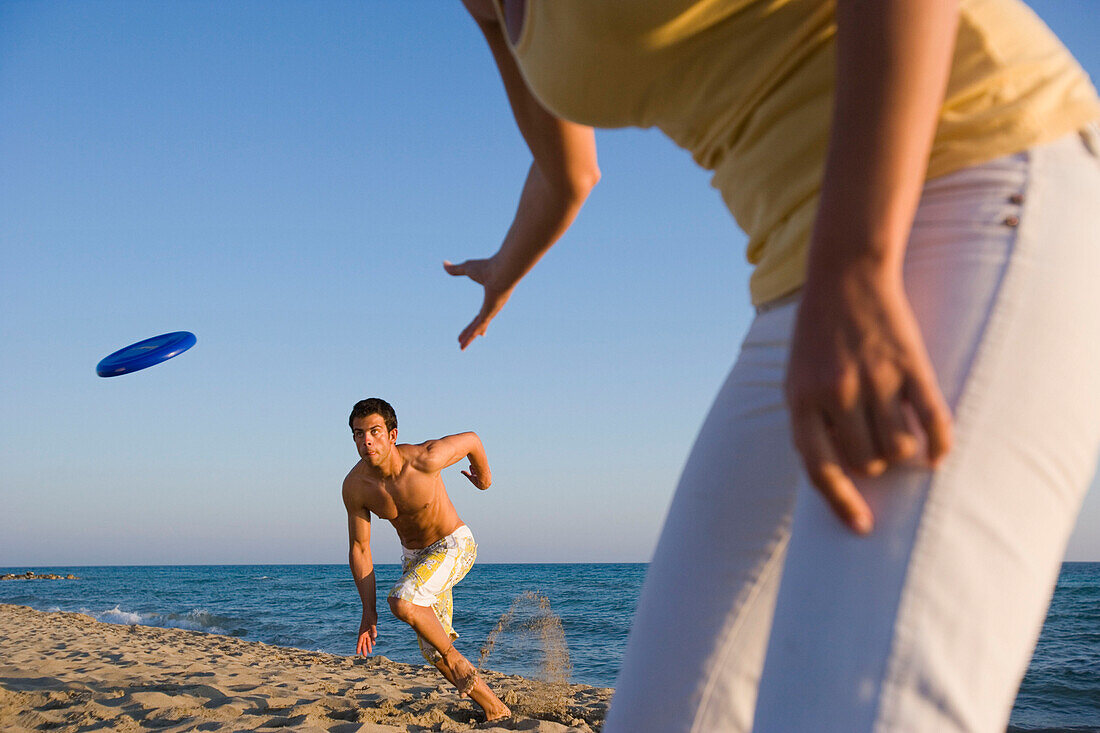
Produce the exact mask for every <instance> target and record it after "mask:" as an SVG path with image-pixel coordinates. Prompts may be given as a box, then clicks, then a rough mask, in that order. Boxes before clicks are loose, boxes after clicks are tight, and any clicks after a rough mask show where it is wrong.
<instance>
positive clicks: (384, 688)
mask: <svg viewBox="0 0 1100 733" xmlns="http://www.w3.org/2000/svg"><path fill="white" fill-rule="evenodd" d="M482 675H483V676H484V678H485V680H486V682H488V684H489V686H490V687H492V688H493V689H494V691H496V692H497V694H498V695H500V697H501V699H503V700H504V701H505V703H506V704H508V705H509V706H510V707H511V708H512V710H513V713H515V715H514V716H513V718H511V719H510V720H508V721H506V722H505V723H503V724H502V725H498V726H491V727H486V728H481V729H482V730H495V731H505V730H528V731H538V732H540V733H559V732H560V731H567V730H572V731H582V732H584V731H598V730H599V729H600V725H601V724H602V722H603V718H604V715H605V714H606V712H607V706H608V704H609V702H610V699H611V695H612V692H613V690H611V689H610V688H601V687H591V686H589V685H582V684H571V685H562V684H551V683H548V682H541V681H538V680H530V679H526V678H524V677H519V676H515V675H504V674H500V673H497V672H492V671H483V672H482ZM482 720H483V718H482V714H481V710H480V709H479V708H478V707H477V706H476V705H474V704H473V702H471V701H470V700H468V699H467V698H463V697H460V696H459V695H458V693H457V692H456V691H455V690H454V689H453V688H452V687H451V686H450V685H449V684H447V683H446V682H445V681H444V680H443V679H442V678H441V677H440V676H439V673H438V672H437V671H436V670H435V668H433V667H429V666H427V665H414V664H406V663H402V662H394V661H392V660H389V659H387V658H386V657H382V656H376V657H367V658H355V657H346V656H340V655H336V654H328V653H325V652H310V651H305V650H301V649H292V648H287V647H279V646H273V645H270V644H264V643H262V642H255V641H245V640H242V639H239V638H236V637H231V636H223V635H219V634H210V633H206V632H201V631H190V630H185V629H166V628H160V627H152V626H138V625H131V626H125V625H120V624H110V623H105V622H101V621H96V620H95V619H93V618H91V617H90V616H85V615H83V614H77V613H67V612H45V611H35V610H33V609H31V608H29V607H27V606H16V605H9V604H0V728H3V729H5V730H44V729H49V730H53V731H66V732H67V731H84V730H92V729H103V728H112V729H116V730H128V731H142V730H157V731H166V732H174V731H185V730H194V729H196V728H197V727H198V726H201V728H202V730H204V731H219V730H222V731H229V730H251V729H256V728H271V727H284V728H285V727H290V728H293V729H295V730H312V731H322V730H323V731H334V732H337V733H351V731H363V733H391V732H393V733H397V732H398V731H401V732H402V733H406V732H407V731H462V730H470V729H472V728H473V727H474V726H475V725H477V724H478V723H479V722H480V721H482Z"/></svg>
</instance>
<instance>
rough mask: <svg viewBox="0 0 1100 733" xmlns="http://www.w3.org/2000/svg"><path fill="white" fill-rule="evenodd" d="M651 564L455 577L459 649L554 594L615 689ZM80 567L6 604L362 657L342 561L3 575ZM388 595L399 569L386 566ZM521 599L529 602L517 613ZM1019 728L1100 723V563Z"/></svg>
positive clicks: (580, 657) (1039, 664)
mask: <svg viewBox="0 0 1100 733" xmlns="http://www.w3.org/2000/svg"><path fill="white" fill-rule="evenodd" d="M645 569H646V566H645V565H610V564H591V565H584V564H576V565H557V564H554V565H538V564H522V565H506V564H501V565H492V564H480V565H475V566H474V568H473V570H471V571H470V574H469V575H467V576H466V578H465V579H464V580H463V581H462V582H461V583H459V585H457V586H456V587H455V590H454V601H455V628H456V629H457V630H458V632H459V633H460V634H461V638H460V639H459V641H458V643H457V645H458V647H459V649H460V650H461V651H463V652H464V653H465V654H467V656H470V657H472V658H474V659H476V658H477V652H478V650H479V649H480V648H481V647H482V645H483V644H484V642H485V640H486V638H487V637H488V635H489V634H490V632H491V631H492V630H493V629H494V627H495V626H497V624H498V621H499V620H500V618H501V616H502V615H503V614H505V613H506V612H507V611H508V610H509V608H510V607H511V605H512V602H513V600H514V599H516V598H517V597H519V596H520V595H521V594H523V593H524V592H525V591H536V592H538V593H541V594H543V595H545V596H546V597H547V598H548V599H549V600H550V604H551V608H552V610H553V611H554V612H555V613H556V614H557V615H558V616H559V617H560V618H561V621H562V626H563V628H564V631H565V638H566V641H567V643H568V646H569V654H570V658H571V661H572V665H573V667H572V678H571V681H573V682H583V683H586V684H590V685H598V686H602V687H611V686H613V685H614V682H615V675H616V673H617V672H618V669H619V664H620V662H621V658H622V651H623V648H624V646H625V644H626V637H627V632H628V630H629V627H630V617H631V613H632V611H633V608H634V605H635V603H636V601H637V598H638V593H639V591H640V590H641V585H642V580H643V578H644V576H645ZM26 570H34V571H35V572H38V573H46V572H51V573H61V574H65V573H73V574H74V575H77V576H78V577H79V578H80V580H78V581H57V580H8V581H3V582H0V603H16V604H21V605H25V606H30V607H31V608H35V609H38V610H41V611H75V612H79V613H85V614H88V615H90V616H92V617H94V618H97V619H99V620H101V621H106V622H110V623H120V624H134V623H137V624H145V625H149V626H164V627H174V628H182V629H193V630H197V631H206V632H211V633H216V634H229V635H232V636H238V637H241V638H243V639H248V640H252V641H262V642H266V643H268V644H277V645H280V646H289V647H296V648H299V649H308V650H317V651H326V652H331V653H334V654H352V653H353V652H354V651H355V639H356V632H357V630H358V625H359V614H360V606H359V597H358V595H357V594H356V592H355V586H354V584H353V583H352V581H351V575H350V572H349V571H348V568H347V566H345V565H237V566H233V565H213V566H172V567H154V566H137V567H65V568H45V567H11V568H0V573H5V572H11V573H21V572H24V571H26ZM376 573H377V584H378V588H379V591H380V592H379V595H380V599H381V598H384V595H385V591H386V589H388V588H389V586H390V585H392V583H393V582H394V581H395V580H396V579H397V577H398V576H399V574H400V567H399V566H397V565H378V566H376ZM523 611H524V609H523V608H522V607H521V608H520V613H521V614H522V612H523ZM379 617H380V618H379V638H378V647H377V648H376V653H377V654H383V655H385V656H387V657H389V658H390V659H394V660H397V661H402V662H412V663H416V664H420V663H422V662H423V660H422V659H421V657H420V654H419V651H418V650H417V647H416V642H415V638H414V637H413V635H412V633H411V632H410V631H409V630H408V628H407V627H405V626H404V625H403V624H401V623H400V622H399V621H397V620H396V619H394V618H393V617H392V616H390V613H389V609H388V608H387V607H386V605H385V602H384V600H380V601H379ZM536 647H537V639H532V638H529V637H527V636H525V635H524V632H523V629H522V624H513V627H512V628H511V629H510V630H508V631H505V632H504V633H502V634H501V635H500V636H499V637H498V639H497V643H496V645H495V646H494V647H493V651H492V653H491V655H490V657H489V659H488V660H487V661H486V666H487V667H489V668H492V669H496V670H499V671H502V672H507V673H511V674H522V675H525V676H538V675H539V669H538V657H539V655H538V654H537V653H535V652H537V648H536ZM1011 723H1012V725H1011V727H1010V730H1012V731H1055V730H1072V731H1100V563H1065V564H1064V565H1063V566H1062V571H1061V575H1060V577H1059V580H1058V587H1057V590H1056V591H1055V594H1054V600H1053V602H1052V604H1051V608H1050V612H1049V614H1048V615H1047V619H1046V623H1045V625H1044V627H1043V633H1042V636H1041V638H1040V640H1039V644H1038V646H1037V648H1036V650H1035V655H1034V657H1033V659H1032V661H1031V666H1030V668H1029V669H1028V673H1027V676H1026V677H1025V679H1024V682H1023V684H1022V686H1021V688H1020V693H1019V695H1018V697H1017V698H1016V705H1015V708H1014V710H1013V713H1012V721H1011Z"/></svg>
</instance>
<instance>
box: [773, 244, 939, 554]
mask: <svg viewBox="0 0 1100 733" xmlns="http://www.w3.org/2000/svg"><path fill="white" fill-rule="evenodd" d="M820 274H821V273H818V275H820ZM786 394H787V402H788V405H789V407H790V414H791V429H792V433H793V437H794V444H795V448H796V449H797V450H798V452H799V453H800V454H801V455H802V460H803V463H804V465H805V467H806V472H807V473H808V474H809V477H810V480H811V481H812V482H813V484H814V486H816V487H817V489H818V490H819V491H820V492H821V493H822V495H823V496H824V497H825V499H826V500H827V501H828V503H829V505H830V507H832V510H833V511H834V512H835V513H836V515H837V516H838V517H840V519H841V520H842V521H844V522H845V523H846V524H847V525H848V526H849V527H851V528H852V530H854V531H855V532H857V533H859V534H866V533H867V532H870V531H871V528H872V527H873V524H874V517H873V516H872V514H871V510H870V508H869V507H868V506H867V502H866V501H865V500H864V498H863V496H862V495H861V494H860V493H859V491H858V490H857V489H856V487H855V484H854V483H853V482H852V479H851V476H852V475H863V476H878V475H880V474H882V473H883V472H884V471H886V470H887V469H888V468H889V467H890V466H891V465H894V464H897V463H901V462H904V461H908V460H911V459H914V458H918V457H919V455H918V454H920V453H923V454H924V456H923V457H924V458H925V459H927V462H928V464H929V465H931V466H935V465H936V464H937V462H938V461H939V460H940V459H941V458H942V457H943V456H944V454H946V453H947V451H948V449H949V448H950V445H951V416H950V413H949V411H948V408H947V405H946V403H945V401H944V399H943V395H942V394H941V393H940V390H939V386H938V385H937V383H936V379H935V375H934V374H933V371H932V365H931V363H930V361H929V358H928V354H927V352H926V351H925V347H924V341H923V339H922V338H921V334H920V331H919V329H918V327H917V323H916V319H915V318H914V316H913V312H912V310H911V308H910V306H909V302H908V300H907V299H906V297H905V292H904V289H903V287H902V283H901V277H900V273H894V272H885V271H884V269H883V268H881V267H879V266H876V265H871V264H856V265H849V266H847V267H845V268H843V269H841V270H839V271H838V272H835V273H827V274H826V276H824V277H816V278H814V279H812V280H811V281H808V282H807V284H806V287H805V288H804V289H803V296H802V302H801V304H800V306H799V311H798V318H797V321H796V324H795V330H794V336H793V341H792V346H791V356H790V363H789V364H788V367H787V383H786Z"/></svg>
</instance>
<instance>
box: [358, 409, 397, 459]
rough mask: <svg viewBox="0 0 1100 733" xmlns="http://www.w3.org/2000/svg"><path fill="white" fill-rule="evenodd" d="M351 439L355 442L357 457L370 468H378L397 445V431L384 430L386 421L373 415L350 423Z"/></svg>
mask: <svg viewBox="0 0 1100 733" xmlns="http://www.w3.org/2000/svg"><path fill="white" fill-rule="evenodd" d="M351 437H352V438H353V439H354V440H355V449H356V450H357V451H359V457H360V458H362V459H363V460H364V461H366V462H367V463H369V464H371V465H372V466H379V465H381V464H382V461H384V460H386V457H387V456H389V454H390V450H391V449H392V448H393V446H394V444H396V443H397V430H396V429H395V430H392V431H388V430H386V421H385V420H383V419H382V416H381V415H378V414H373V415H367V416H366V417H357V418H355V419H354V420H352V421H351Z"/></svg>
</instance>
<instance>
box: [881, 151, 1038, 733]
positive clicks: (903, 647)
mask: <svg viewBox="0 0 1100 733" xmlns="http://www.w3.org/2000/svg"><path fill="white" fill-rule="evenodd" d="M1033 164H1034V160H1033V154H1032V153H1030V152H1029V153H1028V168H1027V177H1026V179H1025V183H1024V186H1023V191H1024V194H1025V199H1024V201H1025V210H1024V211H1022V212H1021V219H1022V220H1026V216H1025V214H1026V205H1027V202H1028V201H1029V200H1030V199H1031V198H1032V196H1031V195H1030V194H1031V188H1032V178H1033V177H1032V173H1033ZM1021 228H1022V226H1020V227H1015V228H1014V229H1013V232H1012V238H1011V242H1010V249H1009V252H1008V256H1007V258H1006V262H1005V268H1004V271H1003V272H1002V274H1001V278H1000V281H999V283H998V284H997V286H996V288H995V290H994V297H993V301H992V303H991V305H990V312H989V316H988V318H987V320H986V323H985V327H984V328H983V329H982V331H981V333H980V335H979V336H978V343H979V344H980V345H979V347H978V350H977V352H976V353H975V354H974V357H973V360H972V361H971V363H970V365H969V367H968V369H967V371H966V376H965V377H964V379H963V383H962V388H961V389H960V391H959V398H958V402H957V406H956V409H955V420H956V424H961V423H962V422H963V420H964V419H965V418H966V417H967V416H969V415H972V414H974V411H975V409H976V408H972V407H971V405H972V404H973V403H974V402H975V401H976V400H980V399H982V398H984V397H986V394H985V392H984V391H983V390H981V389H980V388H979V385H982V384H983V383H984V380H983V379H981V378H978V377H980V375H981V374H984V373H985V372H986V371H987V369H988V367H986V366H985V363H986V362H987V361H988V360H989V359H990V358H992V357H991V356H990V352H991V351H999V350H1000V349H1002V348H1004V345H1005V344H1006V343H1007V342H1008V341H1007V339H1006V337H1005V335H1004V333H1005V331H1006V329H1007V328H1009V326H1010V325H1011V323H1012V322H1013V320H1014V315H1015V313H1016V311H1017V307H1018V306H1017V304H1016V303H1015V299H1014V297H1013V293H1014V291H1015V281H1016V279H1017V278H1016V277H1015V276H1014V275H1015V272H1016V268H1015V267H1014V265H1015V264H1016V263H1017V261H1018V260H1019V258H1020V256H1021V255H1022V254H1024V253H1022V252H1021V251H1020V243H1021V236H1020V229H1021ZM956 434H957V435H958V436H959V437H958V439H956V444H955V446H954V448H953V454H954V455H958V454H960V453H961V452H962V451H964V450H965V449H966V446H967V445H968V443H967V442H966V441H967V438H966V437H965V436H966V435H967V433H966V432H965V431H962V430H959V431H957V433H956ZM975 437H976V436H975ZM971 439H974V437H972V438H971ZM955 465H956V461H954V460H952V456H951V455H949V456H948V458H947V459H946V460H945V462H944V465H943V466H942V467H941V468H940V469H938V470H937V471H936V472H935V473H933V475H932V477H931V479H930V480H929V482H928V488H927V490H926V492H925V495H924V499H923V502H922V508H921V517H920V520H919V522H918V526H917V532H916V536H915V538H914V541H913V544H912V547H911V550H910V559H909V564H908V568H907V569H906V579H905V581H903V584H902V589H903V590H902V597H901V599H900V600H899V603H898V611H897V617H896V620H895V623H894V629H895V632H894V642H893V644H892V645H891V651H890V658H889V661H888V662H887V667H886V676H885V678H884V679H883V681H882V687H881V691H880V694H879V700H878V709H877V710H876V712H875V717H874V719H873V720H874V722H873V729H874V730H875V731H891V730H897V726H896V724H895V722H894V721H895V719H896V716H897V715H898V714H899V711H900V709H901V708H902V707H903V706H904V705H905V702H904V700H903V699H902V691H903V689H904V688H905V687H906V686H908V685H909V684H911V683H912V677H911V669H912V660H913V656H914V649H915V646H916V645H915V639H916V637H917V628H916V621H915V619H914V618H913V615H914V614H916V613H917V606H918V605H920V604H919V600H920V599H921V598H922V597H925V596H926V595H927V594H926V593H925V592H924V591H923V590H922V589H919V588H917V587H915V586H914V585H913V584H912V583H910V581H909V579H910V578H919V577H921V573H922V571H923V569H924V566H925V565H926V564H927V562H928V560H927V553H926V552H922V548H925V547H930V546H931V547H935V546H936V543H937V539H938V535H939V530H940V529H941V528H942V523H941V522H940V521H939V518H940V517H941V516H942V511H943V510H942V508H941V506H940V503H939V502H938V501H936V498H937V497H938V496H939V494H940V493H941V492H939V491H937V488H938V487H939V486H940V485H942V484H944V483H945V482H947V483H948V484H950V481H949V480H950V479H951V477H952V476H953V469H954V467H955ZM917 722H920V721H917Z"/></svg>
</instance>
